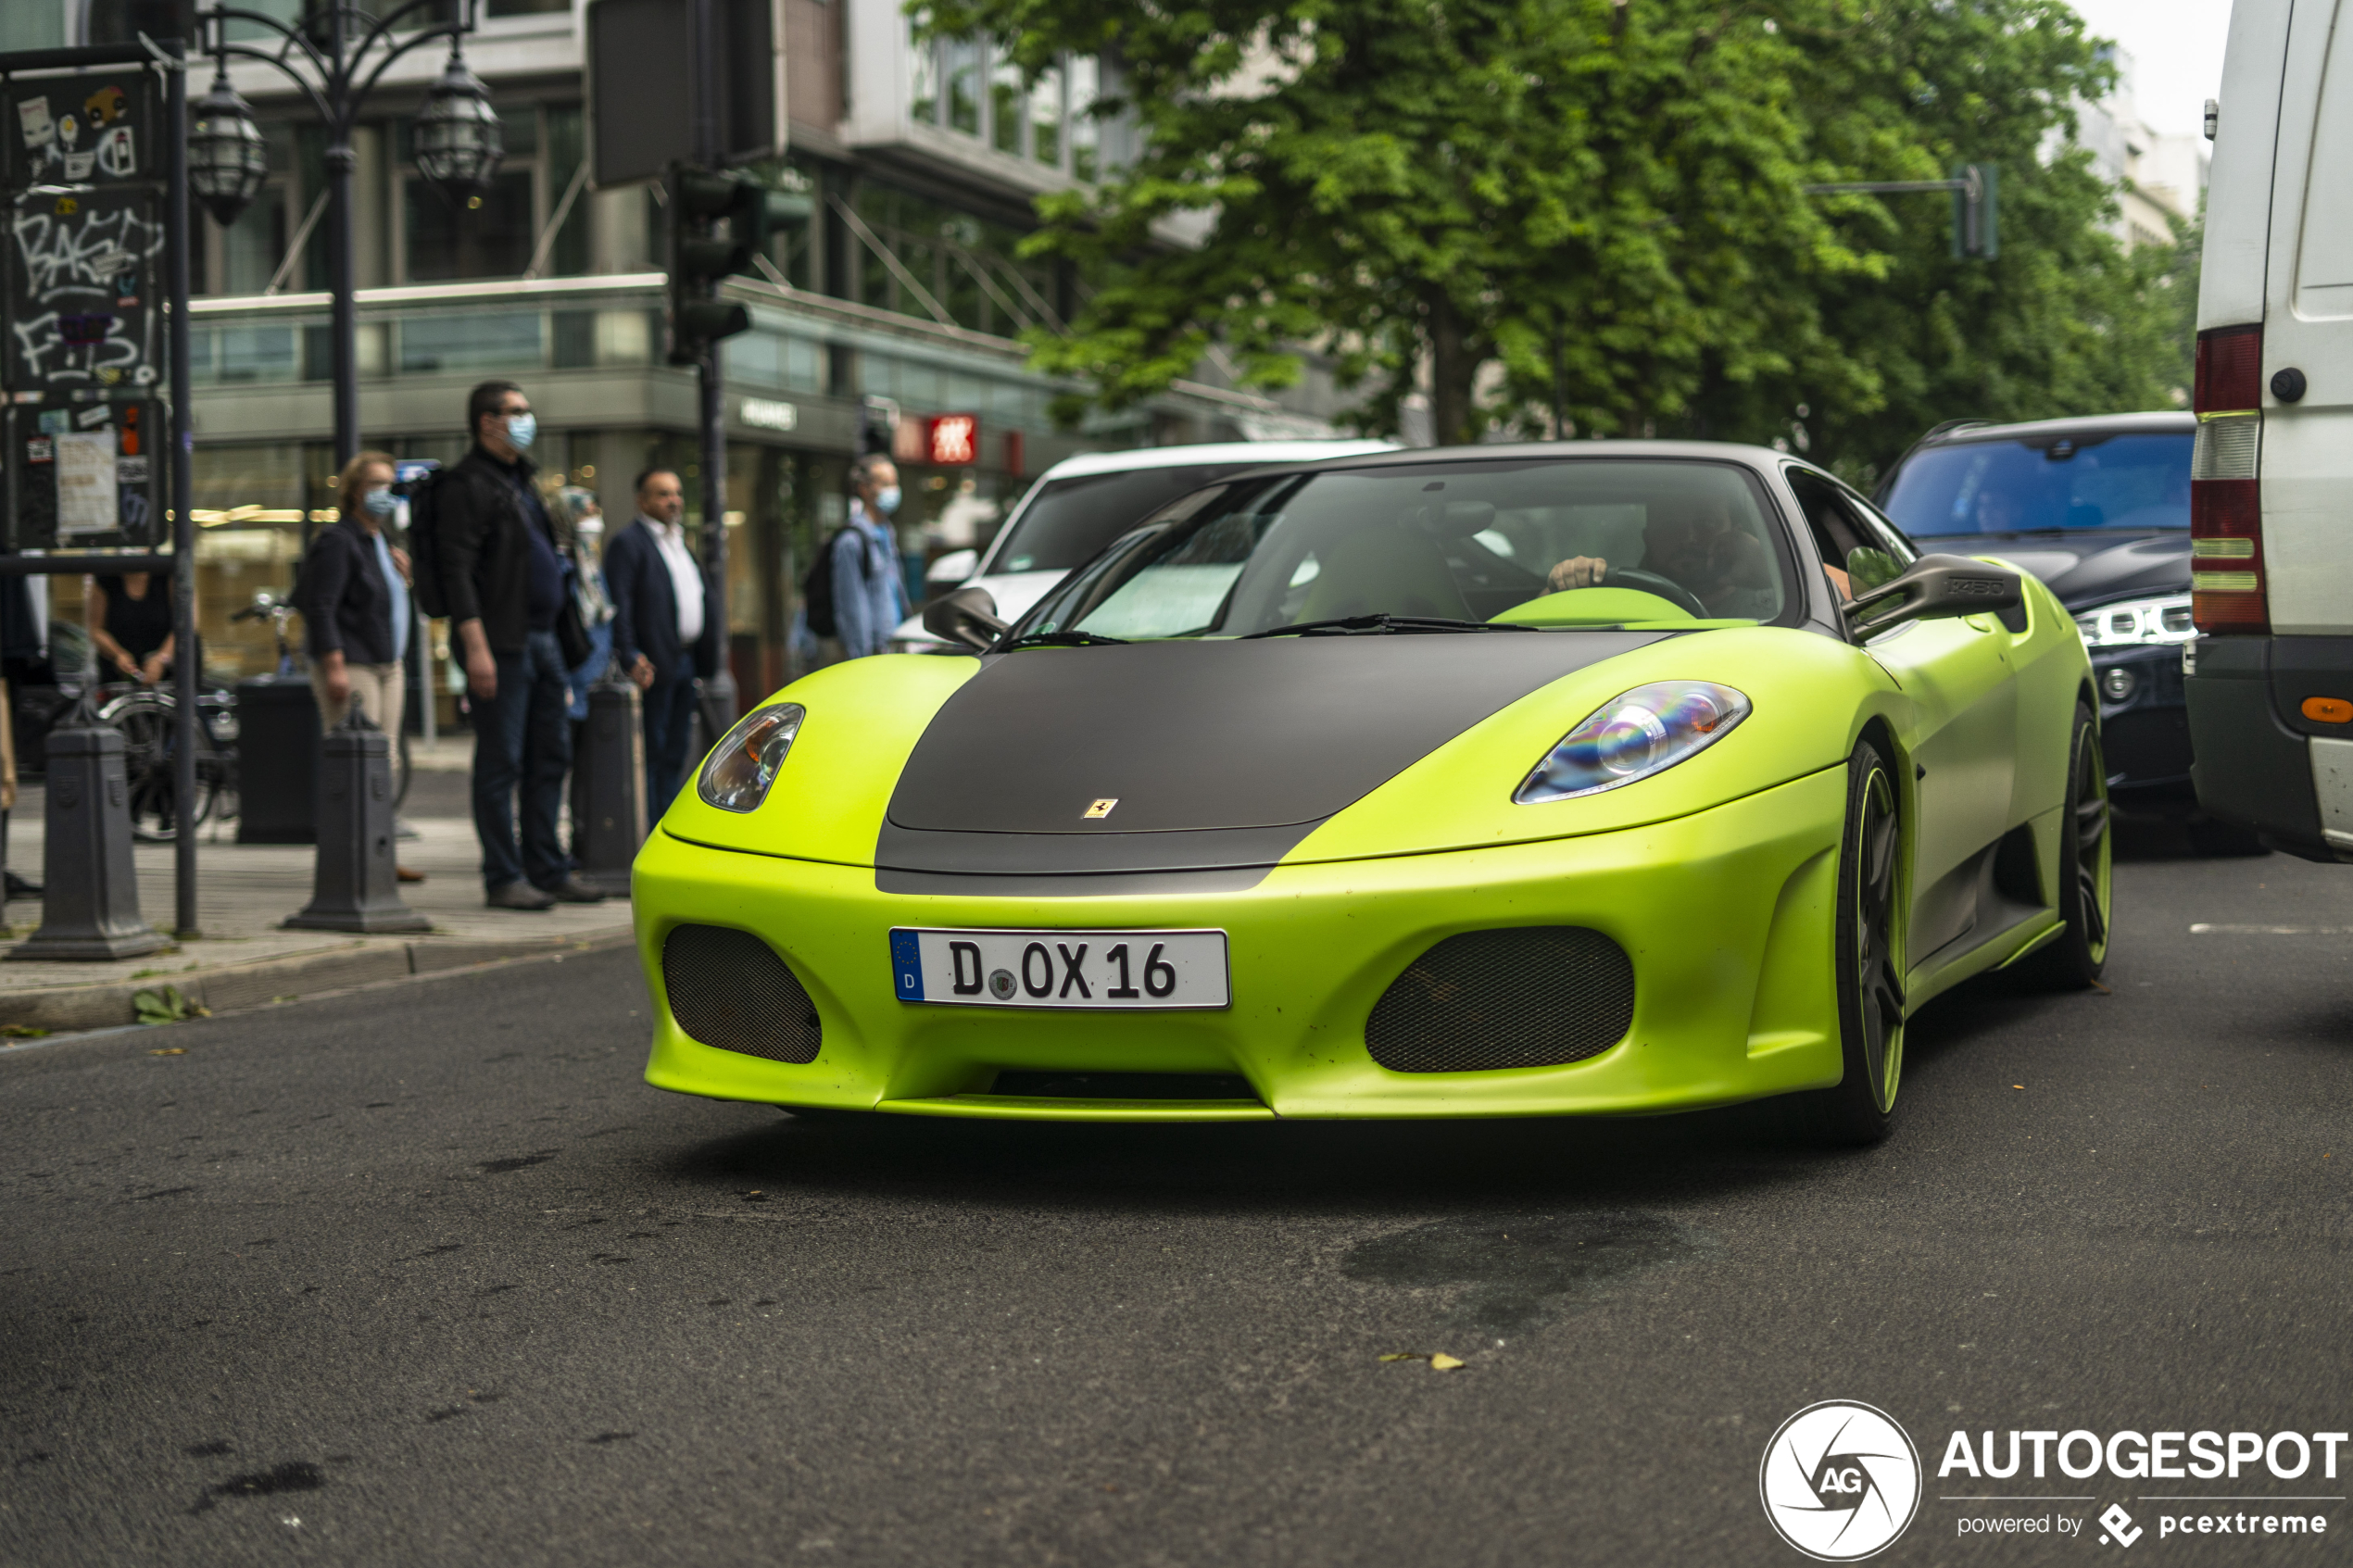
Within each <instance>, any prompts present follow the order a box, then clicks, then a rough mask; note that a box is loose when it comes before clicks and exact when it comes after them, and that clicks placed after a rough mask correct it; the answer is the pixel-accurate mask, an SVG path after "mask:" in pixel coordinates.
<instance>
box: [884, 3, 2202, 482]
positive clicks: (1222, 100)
mask: <svg viewBox="0 0 2353 1568" xmlns="http://www.w3.org/2000/svg"><path fill="white" fill-rule="evenodd" d="M919 14H921V15H923V16H924V17H925V22H926V25H927V26H929V27H930V28H931V29H933V30H934V31H940V32H946V33H950V34H957V33H970V32H988V33H990V34H993V35H995V36H997V37H999V38H1000V39H1003V40H1006V41H1007V44H1008V45H1009V46H1010V47H1011V48H1012V49H1013V52H1014V54H1015V56H1016V57H1018V58H1019V59H1020V60H1021V61H1022V62H1023V64H1024V65H1025V66H1026V67H1027V68H1029V69H1032V70H1033V71H1035V70H1039V69H1045V68H1047V67H1048V66H1050V65H1051V63H1052V61H1053V59H1054V58H1055V56H1057V55H1059V54H1060V53H1061V52H1063V51H1065V50H1068V51H1074V52H1079V53H1088V54H1102V55H1104V56H1107V57H1110V58H1112V59H1114V60H1115V61H1116V62H1117V64H1118V66H1119V71H1120V81H1121V82H1122V84H1123V89H1124V91H1123V92H1122V94H1120V95H1119V96H1116V97H1114V98H1112V99H1109V100H1107V101H1106V102H1105V103H1104V104H1103V105H1102V106H1101V112H1102V113H1104V114H1106V115H1111V114H1116V113H1119V112H1122V111H1123V110H1126V111H1132V113H1133V114H1134V116H1135V117H1136V119H1137V122H1138V127H1139V131H1140V132H1141V141H1142V151H1141V153H1140V154H1139V157H1138V158H1137V160H1136V161H1135V162H1133V163H1132V164H1130V165H1128V166H1126V167H1125V168H1122V169H1116V170H1114V171H1112V172H1111V173H1110V174H1109V175H1108V176H1107V177H1106V179H1105V180H1104V181H1103V182H1102V183H1101V184H1100V185H1098V186H1097V187H1095V188H1094V189H1092V190H1090V191H1074V192H1066V193H1063V194H1057V195H1053V196H1050V197H1047V198H1044V199H1043V200H1042V201H1041V202H1040V204H1039V205H1040V210H1041V215H1042V217H1043V219H1044V227H1043V228H1042V229H1041V231H1040V232H1039V233H1038V235H1037V236H1036V237H1035V238H1034V239H1033V240H1032V242H1031V245H1032V247H1033V248H1034V249H1035V250H1036V251H1037V252H1038V253H1040V254H1051V255H1057V256H1060V257H1065V258H1067V259H1069V260H1071V261H1073V262H1074V263H1076V265H1077V266H1078V267H1079V268H1080V269H1081V270H1082V272H1083V275H1084V276H1086V277H1087V278H1088V281H1089V282H1090V284H1091V286H1092V291H1093V292H1092V293H1091V295H1089V297H1088V302H1087V305H1086V307H1085V308H1084V310H1083V311H1082V313H1081V315H1080V318H1079V320H1077V321H1076V322H1075V323H1074V328H1075V330H1074V332H1072V333H1070V334H1069V335H1067V336H1059V337H1050V336H1040V337H1038V338H1037V339H1036V340H1035V346H1036V349H1037V353H1038V362H1039V364H1040V365H1041V367H1042V368H1045V369H1048V370H1054V371H1059V372H1063V373H1067V374H1073V375H1076V376H1079V377H1083V378H1085V379H1087V380H1088V381H1089V382H1090V383H1092V384H1093V385H1094V386H1095V387H1096V389H1097V395H1098V396H1099V397H1100V398H1101V400H1102V401H1103V402H1104V403H1106V404H1107V405H1109V406H1112V407H1118V406H1122V405H1126V404H1132V403H1133V402H1135V401H1136V400H1138V399H1139V398H1142V397H1145V396H1149V395H1151V394H1153V393H1155V392H1157V391H1159V390H1161V389H1162V388H1164V387H1165V386H1166V385H1168V384H1169V383H1171V382H1172V381H1174V380H1175V379H1176V378H1177V377H1179V376H1183V375H1186V374H1189V373H1190V372H1191V370H1192V369H1193V367H1194V366H1195V365H1196V364H1197V363H1198V362H1199V361H1200V359H1201V358H1202V356H1203V354H1204V353H1206V352H1207V351H1208V350H1209V349H1210V347H1211V345H1213V344H1214V345H1220V347H1221V349H1222V351H1223V352H1225V353H1226V354H1227V355H1229V356H1230V357H1231V358H1232V360H1233V362H1235V363H1236V364H1237V366H1238V368H1239V370H1240V372H1241V375H1242V378H1243V380H1244V382H1245V383H1246V384H1251V385H1255V386H1260V387H1266V388H1274V387H1279V386H1282V385H1284V384H1287V383H1289V382H1290V381H1291V380H1292V379H1293V378H1295V377H1296V376H1297V374H1298V372H1299V360H1298V357H1297V355H1298V350H1299V348H1300V346H1301V345H1312V346H1314V347H1315V349H1317V350H1318V351H1319V352H1321V353H1324V354H1326V355H1327V356H1328V357H1329V358H1331V359H1332V361H1333V363H1334V365H1335V367H1336V369H1337V370H1338V373H1339V376H1340V382H1341V384H1343V385H1345V386H1353V387H1359V388H1361V389H1362V391H1363V395H1364V402H1363V404H1362V405H1361V407H1360V408H1359V412H1358V418H1359V420H1360V421H1361V422H1362V424H1363V425H1364V426H1365V428H1366V429H1368V430H1375V431H1380V430H1394V429H1395V428H1396V427H1397V424H1398V420H1399V405H1400V402H1401V400H1402V397H1403V395H1404V394H1405V393H1406V392H1407V391H1409V390H1411V388H1412V386H1413V383H1414V376H1415V374H1416V367H1417V366H1426V367H1427V370H1428V384H1429V387H1430V392H1431V405H1432V413H1433V421H1434V425H1435V428H1436V432H1437V434H1438V438H1439V439H1440V440H1441V441H1442V442H1454V441H1465V440H1470V439H1474V438H1475V437H1476V436H1477V435H1478V433H1480V432H1481V431H1482V430H1483V429H1485V428H1486V427H1487V426H1488V425H1489V424H1490V422H1491V421H1497V422H1502V423H1504V424H1506V425H1516V426H1517V427H1519V428H1521V429H1523V430H1526V431H1528V432H1529V433H1542V432H1544V431H1547V430H1549V429H1550V428H1551V427H1552V425H1553V423H1554V420H1555V419H1557V420H1560V421H1561V422H1562V423H1563V424H1564V425H1566V426H1567V427H1569V428H1573V429H1575V430H1576V431H1579V432H1580V433H1596V434H1601V433H1623V434H1639V433H1656V434H1662V435H1665V434H1676V433H1689V434H1705V435H1713V436H1719V437H1724V438H1730V439H1749V440H1759V439H1771V438H1773V437H1774V436H1775V435H1777V434H1781V433H1795V434H1796V436H1797V439H1800V440H1804V441H1806V442H1807V443H1808V444H1809V445H1812V446H1813V447H1814V449H1815V455H1816V456H1817V457H1830V458H1834V459H1838V460H1841V461H1842V462H1843V465H1844V466H1846V467H1849V468H1857V467H1861V468H1868V467H1869V465H1870V464H1872V463H1875V462H1878V461H1882V460H1884V459H1885V458H1887V457H1890V456H1892V455H1893V454H1894V452H1895V451H1898V450H1900V449H1901V447H1902V445H1904V444H1905V442H1906V441H1908V440H1909V439H1910V437H1911V436H1912V435H1913V434H1915V433H1917V432H1918V431H1919V429H1920V428H1922V427H1924V426H1925V425H1926V424H1928V423H1931V422H1933V421H1934V420H1937V419H1941V418H1946V417H1952V416H1954V415H1958V414H1978V415H1991V416H1994V417H2006V418H2007V417H2032V416H2033V415H2035V414H2039V413H2043V412H2058V411H2063V408H2079V409H2080V408H2085V407H2100V408H2114V407H2119V406H2124V407H2132V406H2144V405H2145V404H2147V403H2148V402H2149V401H2150V400H2151V399H2152V397H2154V396H2158V395H2161V392H2162V385H2160V383H2162V384H2164V385H2170V384H2171V382H2170V381H2168V379H2167V378H2168V376H2169V375H2171V370H2170V361H2169V360H2168V358H2167V356H2168V354H2169V353H2170V352H2171V348H2170V340H2169V339H2168V337H2167V335H2166V331H2165V329H2164V326H2163V325H2162V324H2161V323H2160V322H2159V321H2158V317H2160V316H2163V315H2164V314H2165V313H2164V312H2162V311H2158V310H2154V309H2153V306H2154V305H2156V304H2161V303H2163V302H2162V301H2161V300H2158V299H2157V298H2156V296H2158V295H2161V294H2162V293H2163V291H2162V289H2161V286H2160V285H2159V283H2158V281H2157V279H2158V270H2159V269H2158V266H2157V265H2156V263H2155V262H2154V261H2152V260H2151V259H2148V258H2126V257H2122V256H2121V255H2120V252H2119V251H2118V249H2117V247H2116V245H2115V244H2114V242H2113V241H2112V240H2110V239H2108V237H2107V236H2106V235H2105V234H2103V233H2102V232H2099V230H2098V227H2097V225H2098V224H2099V223H2100V221H2101V220H2102V219H2103V218H2104V216H2105V199H2106V198H2105V196H2104V194H2103V193H2102V192H2101V191H2100V189H2099V186H2098V184H2097V182H2096V180H2095V179H2094V178H2093V176H2092V175H2091V174H2090V172H2089V169H2088V167H2087V160H2086V159H2085V157H2083V155H2082V154H2080V153H2071V154H2070V155H2068V156H2066V157H2061V158H2058V159H2057V160H2056V161H2055V162H2053V163H2050V164H2049V165H2047V166H2046V165H2045V164H2044V163H2043V162H2042V160H2041V154H2042V153H2043V151H2044V149H2045V145H2046V143H2047V141H2048V138H2049V137H2050V135H2051V132H2052V131H2053V128H2054V127H2057V126H2062V125H2063V124H2064V123H2065V121H2066V117H2067V107H2066V106H2067V105H2068V104H2069V103H2070V102H2071V101H2073V100H2074V99H2075V98H2077V97H2079V96H2083V95H2091V94H2096V93H2097V92H2098V91H2100V90H2102V89H2103V88H2104V87H2105V85H2106V82H2107V72H2106V68H2105V67H2104V66H2103V65H2102V64H2101V63H2100V62H2099V60H2098V59H2097V57H2096V56H2095V52H2094V49H2093V47H2092V45H2091V44H2090V43H2089V42H2088V41H2087V40H2085V39H2084V37H2083V36H2082V31H2081V27H2080V24H2078V23H2077V21H2076V19H2075V18H2074V17H2073V14H2072V13H2071V12H2070V11H2069V10H2067V9H2066V7H2065V6H2062V5H2060V4H2058V3H2057V0H1753V3H1750V4H1746V5H1727V4H1724V3H1721V0H1288V3H1285V0H1191V3H1190V4H1188V5H1185V6H1181V7H1172V6H1164V5H1158V4H1152V5H1144V4H1136V3H1134V0H937V3H935V4H932V5H930V6H925V7H922V8H920V10H919ZM1962 157H1969V158H1975V159H1979V160H1989V161H1994V162H1998V163H1999V164H2000V165H2001V166H2002V169H2003V171H2004V184H2003V189H2002V194H2003V242H2004V243H2003V254H2002V257H2001V258H2000V259H1999V260H1998V261H1996V262H1994V263H1991V264H1987V263H1962V262H1955V261H1952V260H1951V259H1949V257H1946V255H1945V248H1946V238H1945V234H1946V229H1947V217H1946V211H1947V208H1946V204H1945V203H1944V201H1943V199H1942V198H1939V197H1935V196H1896V197H1886V198H1871V197H1863V196H1818V195H1807V194H1805V193H1804V191H1803V190H1802V187H1803V186H1804V185H1806V184H1808V183H1814V182H1832V181H1839V180H1856V179H1882V180H1883V179H1919V178H1934V177H1941V176H1942V175H1943V174H1944V172H1945V170H1946V169H1947V167H1948V166H1949V165H1950V164H1951V163H1953V162H1956V161H1958V160H1959V159H1960V158H1962ZM1187 221H1191V222H1194V223H1204V222H1205V223H1206V226H1207V232H1206V235H1205V237H1203V238H1202V240H1201V242H1200V243H1199V244H1197V245H1178V244H1170V243H1167V240H1168V236H1169V234H1170V232H1171V231H1172V225H1181V224H1183V223H1185V222H1187ZM1800 407H1804V408H1806V411H1807V412H1806V414H1805V415H1800V414H1798V413H1797V412H1796V410H1797V409H1798V408H1800ZM1793 421H1795V422H1796V423H1797V424H1799V425H1802V426H1804V427H1805V428H1804V430H1803V431H1802V432H1792V425H1793Z"/></svg>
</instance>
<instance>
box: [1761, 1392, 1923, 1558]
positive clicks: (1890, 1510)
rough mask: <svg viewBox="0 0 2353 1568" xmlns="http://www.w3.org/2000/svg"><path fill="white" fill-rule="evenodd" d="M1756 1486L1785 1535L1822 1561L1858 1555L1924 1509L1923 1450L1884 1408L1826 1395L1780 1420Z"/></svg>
mask: <svg viewBox="0 0 2353 1568" xmlns="http://www.w3.org/2000/svg"><path fill="white" fill-rule="evenodd" d="M1756 1487H1757V1491H1758V1493H1759V1494H1760V1495H1761V1496H1762V1497H1763V1499H1764V1501H1765V1517H1766V1518H1767V1519H1768V1520H1769V1521H1770V1522H1771V1523H1772V1526H1773V1529H1774V1531H1775V1532H1776V1533H1777V1534H1779V1535H1780V1537H1781V1539H1783V1540H1785V1541H1787V1542H1788V1543H1789V1544H1790V1545H1791V1546H1793V1547H1794V1548H1796V1549H1798V1550H1799V1551H1801V1552H1804V1553H1805V1554H1806V1556H1808V1557H1810V1558H1813V1559H1814V1560H1815V1561H1816V1562H1857V1561H1859V1560H1861V1559H1863V1558H1866V1557H1869V1556H1872V1555H1873V1554H1875V1553H1877V1552H1879V1551H1881V1550H1883V1549H1885V1548H1887V1547H1888V1546H1889V1545H1891V1544H1892V1543H1893V1542H1894V1539H1895V1537H1898V1536H1900V1535H1902V1534H1903V1533H1904V1531H1905V1528H1906V1526H1907V1525H1909V1524H1911V1523H1912V1519H1913V1516H1914V1515H1915V1514H1917V1513H1918V1512H1919V1507H1920V1454H1919V1449H1916V1448H1914V1447H1913V1446H1912V1439H1911V1437H1910V1436H1909V1435H1908V1434H1906V1432H1905V1430H1904V1429H1903V1427H1901V1426H1899V1425H1897V1424H1895V1419H1894V1417H1893V1416H1891V1415H1889V1414H1888V1413H1887V1412H1886V1411H1882V1410H1878V1409H1875V1408H1874V1407H1872V1406H1870V1405H1863V1404H1856V1403H1855V1402H1853V1401H1852V1400H1847V1399H1825V1400H1823V1401H1822V1402H1821V1403H1820V1404H1818V1405H1808V1406H1806V1408H1805V1409H1804V1410H1802V1411H1798V1412H1797V1413H1796V1414H1795V1415H1793V1416H1791V1417H1790V1418H1789V1419H1788V1420H1787V1421H1784V1422H1782V1423H1781V1424H1780V1430H1779V1431H1777V1432H1775V1433H1774V1434H1773V1440H1772V1441H1771V1442H1769V1443H1768V1444H1766V1445H1765V1459H1764V1462H1763V1463H1761V1464H1760V1465H1759V1466H1758V1467H1757V1473H1756Z"/></svg>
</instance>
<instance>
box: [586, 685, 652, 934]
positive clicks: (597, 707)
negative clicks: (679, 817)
mask: <svg viewBox="0 0 2353 1568" xmlns="http://www.w3.org/2000/svg"><path fill="white" fill-rule="evenodd" d="M572 769H573V772H572V858H573V859H574V860H575V861H577V862H578V865H577V866H576V867H575V869H574V871H573V874H574V875H575V876H577V877H579V878H580V880H581V881H583V882H585V883H586V884H588V885H589V886H591V887H593V888H595V889H596V890H597V891H598V892H599V893H610V894H615V895H618V896H620V897H627V896H628V893H629V867H630V863H631V862H632V861H634V860H635V859H636V858H637V847H638V846H639V845H641V844H643V843H645V842H646V726H645V721H644V719H643V718H642V716H641V714H640V711H639V709H638V699H637V688H636V687H635V686H634V685H632V684H629V683H628V682H627V681H624V680H622V679H620V678H618V677H616V676H611V675H608V676H607V677H606V678H605V679H604V680H601V681H598V683H597V684H595V685H593V686H590V687H589V688H588V717H587V719H586V721H585V722H584V723H583V724H582V726H581V744H580V745H579V746H578V747H577V748H576V750H575V754H574V755H573V759H572Z"/></svg>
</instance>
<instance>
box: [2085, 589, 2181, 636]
mask: <svg viewBox="0 0 2353 1568" xmlns="http://www.w3.org/2000/svg"><path fill="white" fill-rule="evenodd" d="M2075 629H2076V631H2078V632H2080V633H2082V635H2083V646H2085V647H2087V648H2116V647H2143V646H2148V645H2150V644H2152V643H2186V642H2189V641H2191V640H2192V639H2193V638H2195V637H2196V635H2197V627H2196V625H2195V624H2193V623H2192V621H2191V620H2190V596H2188V595H2187V594H2168V595H2166V596H2165V597H2163V598H2161V599H2125V600H2123V601H2121V602H2120V603H2117V604H2112V605H2102V606H2100V607H2099V608H2097V609H2087V610H2085V611H2084V612H2083V613H2082V614H2081V615H2079V616H2077V617H2076V618H2075Z"/></svg>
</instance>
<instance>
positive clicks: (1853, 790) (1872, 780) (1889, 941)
mask: <svg viewBox="0 0 2353 1568" xmlns="http://www.w3.org/2000/svg"><path fill="white" fill-rule="evenodd" d="M1903 857H1904V833H1903V821H1902V817H1901V815H1900V807H1899V806H1898V804H1897V797H1896V790H1895V775H1894V771H1893V770H1892V769H1891V768H1890V767H1889V766H1888V763H1887V759H1886V758H1885V757H1884V756H1882V755H1881V752H1880V751H1879V748H1878V747H1876V746H1872V745H1871V744H1870V743H1869V742H1868V741H1866V742H1864V743H1863V744H1862V745H1860V746H1856V748H1855V751H1854V755H1852V756H1851V757H1849V758H1848V759H1846V830H1845V833H1844V835H1843V840H1842V842H1841V845H1840V848H1839V857H1838V895H1839V896H1838V927H1837V934H1836V936H1835V938H1834V939H1835V941H1836V943H1837V954H1838V1022H1839V1046H1840V1053H1841V1055H1842V1057H1843V1062H1844V1067H1845V1074H1844V1076H1843V1077H1842V1078H1840V1080H1839V1082H1838V1085H1837V1086H1836V1087H1834V1088H1829V1089H1818V1090H1815V1091H1814V1092H1812V1093H1810V1094H1805V1095H1799V1096H1795V1097H1793V1100H1794V1102H1795V1104H1794V1107H1793V1109H1797V1110H1800V1113H1801V1129H1802V1130H1803V1131H1804V1132H1805V1133H1806V1134H1807V1135H1810V1136H1812V1137H1813V1138H1815V1139H1817V1140H1818V1141H1820V1142H1823V1143H1831V1144H1847V1145H1863V1144H1875V1143H1878V1142H1879V1141H1880V1140H1881V1139H1882V1138H1884V1137H1886V1136H1887V1135H1888V1133H1889V1132H1890V1131H1891V1130H1892V1129H1893V1128H1894V1124H1895V1094H1896V1090H1897V1088H1898V1087H1899V1085H1900V1084H1901V1081H1902V1078H1903V1074H1904V918H1903V903H1902V897H1901V888H1902V884H1903V878H1902V876H1901V875H1900V874H1899V873H1900V872H1901V868H1902V864H1903Z"/></svg>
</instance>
